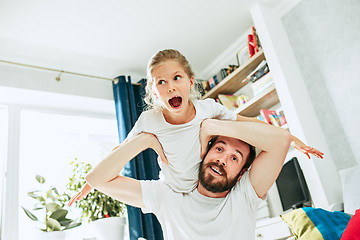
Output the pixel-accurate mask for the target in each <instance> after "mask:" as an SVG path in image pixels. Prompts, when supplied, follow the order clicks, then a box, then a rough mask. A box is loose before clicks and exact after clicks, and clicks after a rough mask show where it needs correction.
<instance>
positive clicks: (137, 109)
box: [113, 76, 163, 240]
mask: <svg viewBox="0 0 360 240" xmlns="http://www.w3.org/2000/svg"><path fill="white" fill-rule="evenodd" d="M116 79H117V81H114V82H113V91H114V101H115V108H116V118H117V123H118V132H119V140H120V142H122V141H124V139H125V138H126V136H127V134H128V133H129V132H130V130H131V129H132V127H133V126H134V124H135V122H136V120H137V119H138V117H139V115H140V114H141V112H142V111H143V107H144V106H145V103H144V102H143V100H142V97H143V96H144V86H145V83H146V80H145V79H143V80H141V81H140V82H139V83H140V84H136V85H133V84H131V79H130V77H127V78H126V77H125V76H119V77H117V78H116ZM159 170H160V169H159V166H158V163H157V154H156V153H155V152H154V151H153V150H152V149H149V150H146V151H144V152H143V153H141V154H139V155H138V156H137V157H136V158H134V159H132V160H131V161H130V162H128V163H127V164H126V166H125V167H124V170H123V174H124V176H127V177H131V178H135V179H138V180H152V179H158V177H159ZM127 210H128V216H129V233H130V240H137V239H138V238H139V237H143V238H145V239H147V240H161V239H163V235H162V230H161V226H160V224H159V222H158V221H157V219H156V217H155V216H154V215H153V214H143V213H142V212H141V210H140V209H138V208H135V207H131V206H127Z"/></svg>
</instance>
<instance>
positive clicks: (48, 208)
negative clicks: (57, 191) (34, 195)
mask: <svg viewBox="0 0 360 240" xmlns="http://www.w3.org/2000/svg"><path fill="white" fill-rule="evenodd" d="M45 207H46V211H48V212H55V211H56V210H58V209H60V208H61V207H60V205H59V204H57V203H47V204H46V205H45Z"/></svg>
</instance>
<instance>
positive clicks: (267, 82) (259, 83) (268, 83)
mask: <svg viewBox="0 0 360 240" xmlns="http://www.w3.org/2000/svg"><path fill="white" fill-rule="evenodd" d="M272 86H274V81H273V78H272V75H271V73H270V72H268V73H266V74H265V75H264V76H262V77H261V78H260V79H258V80H256V81H255V82H253V83H252V84H251V88H252V90H253V93H254V97H255V96H257V95H259V94H260V93H262V92H264V91H265V90H267V89H269V88H270V87H272Z"/></svg>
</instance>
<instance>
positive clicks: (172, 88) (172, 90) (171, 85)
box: [168, 83, 175, 93]
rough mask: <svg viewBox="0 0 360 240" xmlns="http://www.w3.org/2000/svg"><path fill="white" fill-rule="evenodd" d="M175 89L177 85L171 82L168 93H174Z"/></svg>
mask: <svg viewBox="0 0 360 240" xmlns="http://www.w3.org/2000/svg"><path fill="white" fill-rule="evenodd" d="M174 91H175V87H174V85H173V84H171V83H169V88H168V93H172V92H174Z"/></svg>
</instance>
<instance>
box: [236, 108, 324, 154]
mask: <svg viewBox="0 0 360 240" xmlns="http://www.w3.org/2000/svg"><path fill="white" fill-rule="evenodd" d="M236 121H243V122H258V123H265V124H268V123H266V122H263V121H261V120H259V119H257V118H251V117H244V116H241V115H237V119H236ZM291 145H292V146H293V147H294V148H295V149H297V150H298V151H300V152H302V153H304V154H305V155H306V156H307V157H308V158H309V159H310V155H309V154H312V155H314V156H315V157H318V158H323V155H324V153H322V152H320V151H319V150H317V149H315V148H312V147H310V146H307V145H306V144H305V143H303V142H302V141H301V140H300V139H298V138H297V137H295V136H293V135H291Z"/></svg>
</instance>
